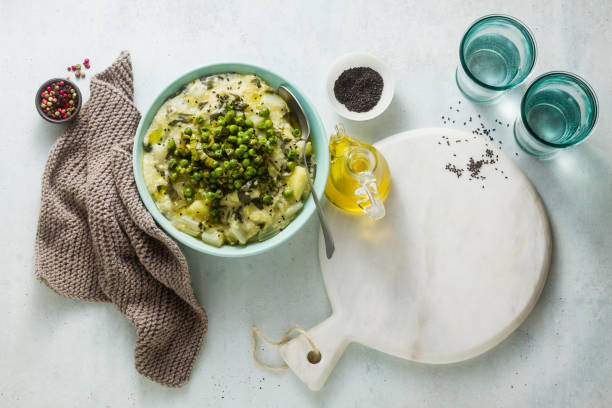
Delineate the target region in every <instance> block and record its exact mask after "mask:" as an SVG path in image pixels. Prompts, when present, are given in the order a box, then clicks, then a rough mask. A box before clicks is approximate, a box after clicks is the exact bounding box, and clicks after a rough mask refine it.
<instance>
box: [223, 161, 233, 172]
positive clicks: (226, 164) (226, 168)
mask: <svg viewBox="0 0 612 408" xmlns="http://www.w3.org/2000/svg"><path fill="white" fill-rule="evenodd" d="M231 167H232V166H231V165H230V162H229V161H227V160H225V161H224V162H223V169H225V170H229V169H230V168H231Z"/></svg>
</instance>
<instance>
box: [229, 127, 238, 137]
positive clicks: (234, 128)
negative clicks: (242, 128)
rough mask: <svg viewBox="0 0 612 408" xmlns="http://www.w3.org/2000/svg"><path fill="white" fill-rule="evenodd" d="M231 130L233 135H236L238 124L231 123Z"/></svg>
mask: <svg viewBox="0 0 612 408" xmlns="http://www.w3.org/2000/svg"><path fill="white" fill-rule="evenodd" d="M229 132H230V133H231V134H232V135H235V134H236V133H238V126H236V125H230V127H229Z"/></svg>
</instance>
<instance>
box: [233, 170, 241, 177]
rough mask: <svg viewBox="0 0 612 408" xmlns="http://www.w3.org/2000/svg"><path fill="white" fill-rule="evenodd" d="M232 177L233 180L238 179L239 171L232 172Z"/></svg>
mask: <svg viewBox="0 0 612 408" xmlns="http://www.w3.org/2000/svg"><path fill="white" fill-rule="evenodd" d="M232 177H233V178H238V177H240V171H239V170H234V171H232Z"/></svg>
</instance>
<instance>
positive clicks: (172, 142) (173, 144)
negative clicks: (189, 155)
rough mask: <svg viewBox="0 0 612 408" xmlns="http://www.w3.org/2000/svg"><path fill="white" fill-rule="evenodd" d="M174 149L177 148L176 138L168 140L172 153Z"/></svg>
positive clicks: (169, 149)
mask: <svg viewBox="0 0 612 408" xmlns="http://www.w3.org/2000/svg"><path fill="white" fill-rule="evenodd" d="M174 149H176V142H175V141H174V139H170V140H168V151H169V152H170V153H172V152H173V151H174Z"/></svg>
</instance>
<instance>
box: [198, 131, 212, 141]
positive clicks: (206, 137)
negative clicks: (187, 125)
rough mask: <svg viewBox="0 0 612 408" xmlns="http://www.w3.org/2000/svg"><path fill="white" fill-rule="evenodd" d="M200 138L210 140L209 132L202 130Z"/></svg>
mask: <svg viewBox="0 0 612 408" xmlns="http://www.w3.org/2000/svg"><path fill="white" fill-rule="evenodd" d="M200 137H201V138H202V139H206V140H208V139H209V138H210V132H209V131H208V130H203V131H202V133H200Z"/></svg>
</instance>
